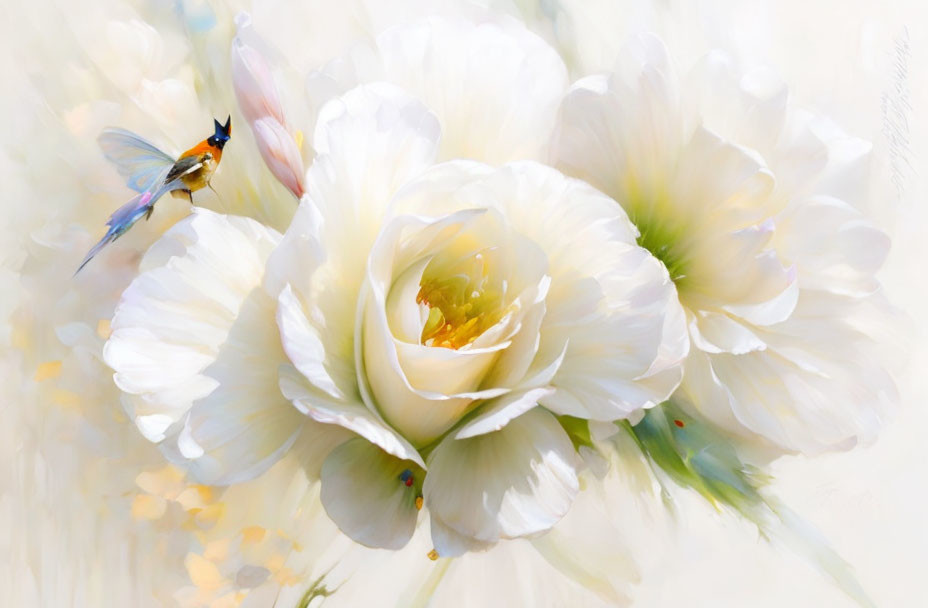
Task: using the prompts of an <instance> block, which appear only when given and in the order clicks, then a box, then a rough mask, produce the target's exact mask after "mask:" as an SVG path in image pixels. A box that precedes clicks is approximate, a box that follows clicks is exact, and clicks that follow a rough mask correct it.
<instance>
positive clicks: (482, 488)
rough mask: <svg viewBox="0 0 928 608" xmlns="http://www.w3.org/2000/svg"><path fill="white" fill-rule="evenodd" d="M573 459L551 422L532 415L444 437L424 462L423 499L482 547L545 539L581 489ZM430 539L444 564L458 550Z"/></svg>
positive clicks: (538, 412) (537, 411) (533, 412)
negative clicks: (536, 536) (507, 541)
mask: <svg viewBox="0 0 928 608" xmlns="http://www.w3.org/2000/svg"><path fill="white" fill-rule="evenodd" d="M576 462H577V457H576V454H575V452H574V449H573V445H572V444H571V443H570V439H569V438H568V437H567V433H565V432H564V430H563V429H562V428H561V426H560V425H559V424H558V423H557V421H556V420H555V419H554V417H553V416H552V415H551V414H549V413H547V412H545V411H543V410H541V409H538V408H536V409H534V410H531V411H529V412H527V413H525V414H523V415H522V416H519V417H518V418H516V419H515V420H512V421H511V422H510V423H509V424H508V425H506V426H505V427H504V428H503V429H502V430H500V431H498V432H495V433H489V434H486V435H480V436H478V437H473V438H470V439H454V438H451V437H448V438H446V439H445V440H444V441H442V443H441V444H439V446H438V447H437V448H436V449H435V452H434V453H433V454H432V457H431V458H430V460H429V466H430V469H429V474H428V476H427V477H426V478H425V485H424V487H423V492H424V495H425V504H426V505H427V506H428V508H429V511H430V513H431V514H432V517H433V518H435V519H437V520H438V521H439V522H440V523H441V524H443V525H444V526H446V527H448V528H450V529H451V530H453V531H454V532H456V533H457V534H458V535H461V536H464V537H467V538H471V539H475V540H476V541H478V542H480V543H494V542H496V541H497V540H499V539H501V538H516V537H520V536H528V535H532V534H536V533H538V532H543V531H545V530H547V529H549V528H550V527H551V526H553V525H554V524H555V523H556V522H557V521H558V520H559V519H560V518H561V517H562V516H563V515H564V514H565V513H566V512H567V510H568V508H569V507H570V504H571V502H572V500H573V497H574V496H575V495H576V493H577V491H578V490H579V485H578V481H577V473H576V470H575V463H576ZM447 538H448V537H447V536H443V535H441V534H439V535H437V536H433V541H434V542H435V549H436V550H437V551H438V554H439V555H441V556H445V557H452V556H455V555H460V554H461V553H462V552H463V550H464V548H465V547H463V546H462V545H461V544H460V543H449V544H448V545H442V544H441V541H443V540H447Z"/></svg>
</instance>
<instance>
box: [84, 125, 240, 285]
mask: <svg viewBox="0 0 928 608" xmlns="http://www.w3.org/2000/svg"><path fill="white" fill-rule="evenodd" d="M213 125H214V127H215V132H214V133H213V135H211V136H210V137H208V138H206V139H204V140H203V141H201V142H200V143H198V144H197V145H195V146H194V147H192V148H190V149H189V150H187V151H186V152H184V153H183V154H181V155H180V158H178V159H176V160H175V159H174V158H172V157H171V156H170V155H168V154H166V153H164V152H162V151H161V150H159V149H158V148H157V147H156V146H154V145H153V144H152V143H150V142H148V141H146V140H145V139H143V138H141V137H139V136H138V135H136V134H135V133H131V132H129V131H126V130H125V129H115V128H112V129H104V130H103V132H102V133H101V134H100V137H99V138H97V142H98V143H99V144H100V147H101V148H102V149H103V155H104V156H105V157H106V159H107V160H108V161H110V162H111V163H113V164H114V165H116V170H117V171H119V174H120V175H122V176H123V177H125V178H126V185H128V186H129V187H130V188H132V189H133V190H135V191H136V192H138V193H139V194H138V196H136V197H135V198H133V199H132V200H130V201H129V202H128V203H126V204H125V205H123V206H122V207H120V208H119V209H117V210H116V211H115V212H114V213H113V215H111V216H110V219H108V220H107V222H106V225H107V226H109V230H107V231H106V234H104V235H103V238H102V239H100V241H99V242H98V243H97V244H96V245H94V246H93V247H92V248H91V250H90V251H89V252H88V253H87V257H85V258H84V261H82V262H81V265H80V266H78V268H77V270H76V271H75V272H74V274H75V275H76V274H77V273H78V272H80V271H81V269H82V268H83V267H84V266H86V265H87V262H89V261H90V260H91V259H92V258H93V256H95V255H97V253H99V252H100V250H101V249H103V248H104V247H105V246H106V245H108V244H110V243H112V242H113V241H115V240H116V239H118V238H119V237H121V236H122V235H123V234H125V233H126V231H127V230H129V228H131V227H132V226H133V225H134V224H135V223H136V222H137V221H139V220H140V219H141V218H142V216H144V217H145V219H146V220H147V219H148V218H149V217H151V212H152V210H153V209H154V206H155V203H156V202H158V199H159V198H161V197H162V196H164V195H165V194H167V193H168V192H170V193H171V194H172V196H175V197H178V198H185V197H186V198H189V199H190V203H191V204H192V203H193V193H194V192H196V191H197V190H199V189H201V188H204V187H207V186H208V187H209V188H210V189H212V186H211V185H210V179H211V178H212V177H213V173H214V172H215V171H216V168H217V167H218V166H219V161H220V160H221V159H222V149H223V148H224V147H225V145H226V143H227V142H228V141H229V138H230V137H231V136H232V117H231V116H230V117H228V118H227V119H226V124H224V125H222V124H220V123H219V121H218V120H215V119H214V120H213Z"/></svg>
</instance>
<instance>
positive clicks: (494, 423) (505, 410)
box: [454, 388, 554, 439]
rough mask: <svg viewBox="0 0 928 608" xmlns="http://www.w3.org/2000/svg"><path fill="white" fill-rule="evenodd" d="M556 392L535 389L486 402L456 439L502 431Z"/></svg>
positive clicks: (457, 434)
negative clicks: (544, 398)
mask: <svg viewBox="0 0 928 608" xmlns="http://www.w3.org/2000/svg"><path fill="white" fill-rule="evenodd" d="M553 392H554V389H553V388H535V389H530V390H526V391H513V392H511V393H508V394H506V395H503V396H501V397H497V398H496V399H491V400H489V401H487V402H486V404H485V405H484V406H483V408H482V409H481V410H480V411H479V412H478V413H477V416H476V417H474V419H473V420H471V421H469V422H468V423H467V424H465V425H464V426H463V427H461V430H459V431H458V432H457V433H456V434H455V435H454V438H455V439H467V438H468V437H476V436H477V435H484V434H486V433H492V432H495V431H498V430H500V429H502V428H503V427H504V426H506V425H507V424H509V422H510V421H512V420H514V419H515V418H518V417H519V416H521V415H522V414H524V413H525V412H527V411H528V410H530V409H532V408H533V407H535V406H536V405H538V400H539V399H542V398H543V397H546V396H548V395H550V394H552V393H553Z"/></svg>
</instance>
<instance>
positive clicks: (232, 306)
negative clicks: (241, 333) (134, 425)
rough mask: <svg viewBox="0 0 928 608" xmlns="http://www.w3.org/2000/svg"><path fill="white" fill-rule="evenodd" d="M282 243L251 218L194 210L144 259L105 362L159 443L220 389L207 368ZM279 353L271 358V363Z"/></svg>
mask: <svg viewBox="0 0 928 608" xmlns="http://www.w3.org/2000/svg"><path fill="white" fill-rule="evenodd" d="M279 239H280V235H278V234H277V233H276V232H274V231H273V230H270V229H268V228H265V227H264V226H262V225H260V224H258V223H257V222H255V221H253V220H250V219H247V218H239V217H233V216H223V215H219V214H215V213H212V212H210V211H207V210H205V209H199V208H195V213H194V214H193V215H192V216H190V217H189V218H187V219H185V220H182V221H181V222H178V223H177V224H176V225H175V226H174V227H173V228H171V229H170V230H169V231H168V232H167V233H165V236H164V237H163V238H162V239H160V240H159V241H157V242H156V244H155V245H154V246H153V247H152V248H151V250H150V252H149V253H148V254H147V255H146V257H145V259H143V261H142V268H143V269H144V272H142V274H140V275H139V276H138V277H137V278H136V279H135V281H133V283H132V284H131V285H130V286H129V287H128V288H127V289H126V291H125V292H124V293H123V296H122V299H121V301H120V304H119V306H118V307H117V310H116V314H115V316H114V318H113V321H112V328H113V333H112V335H111V337H110V339H109V341H108V342H107V344H106V346H105V347H104V359H105V360H106V361H107V364H108V365H110V367H112V368H113V369H114V370H115V372H116V373H115V375H114V379H115V381H116V384H117V385H118V386H119V387H120V388H121V389H122V390H123V391H125V392H127V393H129V394H130V395H132V396H133V406H134V407H133V409H134V412H135V415H137V416H138V417H139V418H140V424H141V425H142V426H143V427H145V428H146V430H147V431H152V432H151V433H149V434H150V435H151V436H152V437H153V438H156V439H160V438H163V437H164V436H165V433H166V432H167V431H168V427H169V426H170V425H171V424H173V423H176V422H178V421H180V420H181V419H182V418H183V417H184V415H185V414H186V413H187V411H188V410H189V409H190V407H191V406H192V405H193V403H194V401H196V400H197V399H200V398H202V397H205V396H206V395H208V394H210V392H211V391H213V390H214V389H215V387H216V385H217V381H216V379H215V378H212V377H210V376H209V375H208V374H206V373H204V370H205V369H206V368H207V367H208V366H209V365H210V364H212V363H213V362H214V361H215V360H216V357H217V356H218V353H219V350H220V347H221V346H222V345H223V344H224V343H225V342H226V340H227V339H228V335H229V332H230V330H231V328H232V326H233V323H234V322H235V319H236V318H237V316H238V315H239V312H240V309H241V308H242V306H243V303H244V302H245V300H246V297H247V296H248V294H249V293H251V292H252V291H253V290H254V289H255V288H256V287H258V286H260V284H261V278H262V275H263V272H264V262H265V260H266V259H267V256H268V254H269V252H270V250H271V249H272V248H273V247H274V246H275V245H276V244H277V242H278V241H279ZM274 356H276V353H274V352H271V353H268V354H267V359H268V361H273V357H274ZM272 365H276V363H272ZM155 422H157V424H156V427H157V428H152V423H155Z"/></svg>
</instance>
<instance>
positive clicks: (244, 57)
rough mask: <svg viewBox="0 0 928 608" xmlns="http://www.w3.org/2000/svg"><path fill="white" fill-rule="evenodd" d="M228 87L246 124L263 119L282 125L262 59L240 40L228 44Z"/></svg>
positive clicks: (269, 76) (281, 112) (274, 95)
mask: <svg viewBox="0 0 928 608" xmlns="http://www.w3.org/2000/svg"><path fill="white" fill-rule="evenodd" d="M231 59H232V86H233V88H234V89H235V98H236V99H237V100H238V105H239V107H240V108H241V110H242V114H244V116H245V119H246V120H247V121H248V122H254V121H256V120H258V119H259V118H264V117H266V116H270V117H273V118H274V119H276V120H277V122H279V123H280V124H285V121H284V112H283V108H281V105H280V97H279V96H278V94H277V87H276V86H275V85H274V78H273V77H272V76H271V70H270V68H269V67H268V64H267V62H266V61H265V60H264V57H262V56H261V54H260V53H259V52H258V51H256V50H255V49H254V48H252V47H250V46H248V45H247V44H245V43H244V42H243V41H242V39H241V38H240V37H236V38H235V40H233V41H232V58H231Z"/></svg>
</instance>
